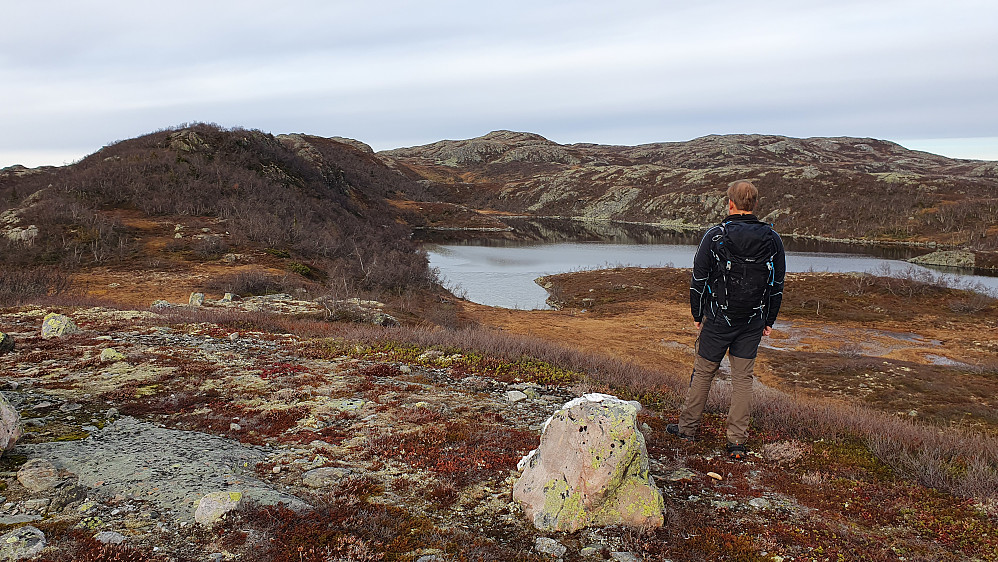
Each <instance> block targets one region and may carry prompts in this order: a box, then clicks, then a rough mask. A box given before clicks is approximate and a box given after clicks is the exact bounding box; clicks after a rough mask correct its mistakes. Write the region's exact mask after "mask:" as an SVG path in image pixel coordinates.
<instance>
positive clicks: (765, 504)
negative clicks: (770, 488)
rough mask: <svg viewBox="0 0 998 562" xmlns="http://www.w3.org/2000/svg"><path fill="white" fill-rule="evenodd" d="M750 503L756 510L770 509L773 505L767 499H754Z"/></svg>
mask: <svg viewBox="0 0 998 562" xmlns="http://www.w3.org/2000/svg"><path fill="white" fill-rule="evenodd" d="M748 503H749V505H751V506H752V507H754V508H756V509H769V508H770V507H772V504H771V503H769V500H767V499H766V498H752V499H750V500H749V502H748Z"/></svg>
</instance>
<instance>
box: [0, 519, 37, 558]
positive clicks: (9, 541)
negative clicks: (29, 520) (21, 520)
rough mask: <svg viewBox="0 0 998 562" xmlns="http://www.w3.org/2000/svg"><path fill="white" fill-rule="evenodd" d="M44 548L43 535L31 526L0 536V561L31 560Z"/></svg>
mask: <svg viewBox="0 0 998 562" xmlns="http://www.w3.org/2000/svg"><path fill="white" fill-rule="evenodd" d="M43 548H45V534H44V533H42V532H41V531H39V530H38V529H37V528H35V527H32V526H31V525H26V526H24V527H21V528H20V529H14V530H13V531H10V532H9V533H7V534H5V535H3V536H0V560H24V559H25V558H33V557H35V556H38V554H40V553H41V551H42V549H43Z"/></svg>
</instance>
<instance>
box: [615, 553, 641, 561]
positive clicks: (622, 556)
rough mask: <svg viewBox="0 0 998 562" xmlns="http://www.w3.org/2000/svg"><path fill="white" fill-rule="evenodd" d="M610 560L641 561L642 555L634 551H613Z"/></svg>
mask: <svg viewBox="0 0 998 562" xmlns="http://www.w3.org/2000/svg"><path fill="white" fill-rule="evenodd" d="M610 560H614V561H615V562H641V557H640V556H638V555H637V554H634V553H633V552H611V553H610Z"/></svg>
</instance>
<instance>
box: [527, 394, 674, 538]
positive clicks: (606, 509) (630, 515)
mask: <svg viewBox="0 0 998 562" xmlns="http://www.w3.org/2000/svg"><path fill="white" fill-rule="evenodd" d="M637 412H638V409H637V408H636V407H635V404H634V403H632V402H625V401H623V400H620V399H618V398H616V397H613V396H609V395H605V394H587V395H585V396H583V397H582V398H577V399H575V400H572V401H571V402H568V403H567V404H565V406H564V407H563V408H562V409H560V410H558V411H557V412H555V413H554V415H553V416H552V417H551V419H549V420H548V422H547V423H546V424H545V428H544V432H543V434H542V435H541V443H540V446H539V447H538V448H537V449H535V450H534V451H531V453H530V454H529V455H527V456H526V457H524V459H523V460H522V461H521V463H520V464H521V466H520V467H521V468H522V469H523V475H522V476H521V477H520V478H519V480H517V482H516V484H515V485H514V486H513V498H514V499H516V500H517V501H518V502H520V504H521V505H522V506H523V509H524V511H525V513H526V515H527V518H528V519H529V520H530V521H531V522H532V523H533V524H534V526H535V527H536V528H537V529H539V530H543V531H566V532H573V531H577V530H579V529H582V528H585V527H589V526H605V525H631V526H637V527H658V526H661V525H662V523H663V521H664V515H663V510H664V500H663V499H662V494H661V492H659V490H658V488H657V487H656V486H655V484H654V482H653V481H652V480H651V476H650V474H649V468H648V452H647V449H646V448H645V440H644V435H642V433H641V431H640V430H639V429H638V427H637Z"/></svg>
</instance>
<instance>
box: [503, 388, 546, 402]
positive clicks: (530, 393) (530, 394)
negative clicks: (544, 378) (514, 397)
mask: <svg viewBox="0 0 998 562" xmlns="http://www.w3.org/2000/svg"><path fill="white" fill-rule="evenodd" d="M507 394H508V393H507ZM523 395H524V396H526V397H527V398H530V399H531V400H536V399H538V398H540V397H541V393H540V392H537V389H536V388H524V389H523Z"/></svg>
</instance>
